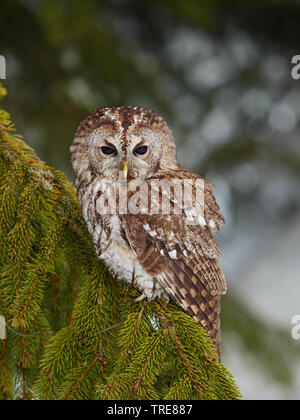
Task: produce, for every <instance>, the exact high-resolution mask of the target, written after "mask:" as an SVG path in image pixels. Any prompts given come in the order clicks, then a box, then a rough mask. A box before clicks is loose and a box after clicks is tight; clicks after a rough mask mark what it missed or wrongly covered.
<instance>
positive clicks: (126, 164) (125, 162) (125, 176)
mask: <svg viewBox="0 0 300 420" xmlns="http://www.w3.org/2000/svg"><path fill="white" fill-rule="evenodd" d="M122 172H123V176H124V178H125V179H126V178H127V174H128V162H127V160H124V161H123V165H122Z"/></svg>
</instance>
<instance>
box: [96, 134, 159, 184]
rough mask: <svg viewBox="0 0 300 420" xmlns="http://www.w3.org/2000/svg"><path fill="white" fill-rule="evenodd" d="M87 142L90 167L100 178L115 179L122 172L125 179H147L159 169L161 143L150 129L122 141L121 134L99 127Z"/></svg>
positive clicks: (130, 135)
mask: <svg viewBox="0 0 300 420" xmlns="http://www.w3.org/2000/svg"><path fill="white" fill-rule="evenodd" d="M88 142H89V147H88V154H89V159H90V164H91V166H92V168H93V170H94V172H95V173H97V174H98V175H99V176H101V177H104V178H113V179H117V178H118V177H119V176H120V172H122V173H123V174H125V176H128V178H141V179H146V178H148V177H149V176H152V174H153V173H154V172H155V171H156V170H157V168H158V167H159V166H160V158H161V154H162V142H161V139H160V137H159V135H158V133H156V132H154V131H152V130H151V129H143V130H135V131H133V132H131V133H127V135H126V139H125V140H124V137H123V136H122V133H121V132H119V131H114V130H111V128H110V127H105V126H102V127H101V128H98V129H96V130H94V131H93V132H92V133H91V135H90V138H89V140H88Z"/></svg>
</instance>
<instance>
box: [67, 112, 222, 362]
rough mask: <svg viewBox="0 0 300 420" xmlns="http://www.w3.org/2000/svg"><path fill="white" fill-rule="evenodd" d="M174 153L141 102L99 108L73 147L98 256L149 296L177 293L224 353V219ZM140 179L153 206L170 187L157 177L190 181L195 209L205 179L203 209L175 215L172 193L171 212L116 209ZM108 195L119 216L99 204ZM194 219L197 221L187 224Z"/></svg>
mask: <svg viewBox="0 0 300 420" xmlns="http://www.w3.org/2000/svg"><path fill="white" fill-rule="evenodd" d="M103 139H105V141H107V139H109V144H112V145H113V146H114V147H115V148H116V157H115V158H111V160H110V161H108V160H107V159H108V158H107V157H105V156H102V155H101V153H100V152H99V144H102V143H101V142H102V141H104V140H103ZM141 140H142V141H143V142H146V143H147V145H149V146H148V147H149V149H150V152H149V156H148V157H147V156H146V157H145V158H144V159H143V161H141V162H139V161H138V159H136V157H134V156H132V157H131V154H132V155H133V153H132V150H133V148H134V147H136V144H138V142H140V141H141ZM152 143H153V149H151V147H152ZM97 145H98V146H97ZM175 150H176V149H175V144H174V140H173V136H172V133H171V131H170V129H169V128H168V126H167V124H166V123H165V121H164V120H163V119H162V118H161V117H160V116H159V115H158V114H156V113H154V112H153V111H150V110H148V109H145V108H138V107H116V108H102V109H100V110H96V111H95V112H94V113H92V114H90V115H89V116H88V117H87V118H86V119H85V120H84V121H83V122H82V123H81V124H80V126H79V128H78V130H77V132H76V135H75V139H74V141H73V144H72V146H71V152H72V163H73V167H74V170H75V174H76V184H77V192H78V200H79V203H80V206H81V211H82V214H83V216H84V218H85V221H86V223H87V226H88V229H89V231H90V233H91V235H92V236H93V239H94V243H95V248H96V250H97V253H98V255H99V257H100V258H101V259H103V260H104V261H105V262H106V264H107V265H108V266H109V267H110V269H111V270H112V271H113V272H114V273H115V274H116V276H117V277H118V278H119V279H120V280H125V281H127V282H128V283H132V284H134V285H136V286H137V287H139V288H140V290H141V291H142V292H143V293H144V295H145V296H146V297H147V298H148V299H151V298H157V297H165V298H166V299H169V298H172V299H173V300H174V301H175V302H176V303H177V304H179V305H180V306H181V307H182V308H183V309H184V310H185V311H186V312H187V313H188V314H190V315H191V316H192V317H193V318H194V319H195V320H196V321H197V322H199V323H200V324H201V325H202V326H203V327H204V328H205V330H206V331H207V333H208V334H209V335H210V337H211V338H212V340H213V342H214V344H215V346H216V349H217V352H218V354H219V357H220V347H221V334H220V316H219V314H220V295H223V294H225V293H226V281H225V276H224V273H223V270H222V267H221V265H220V250H219V248H218V246H217V244H216V241H215V238H214V235H215V234H216V233H217V232H218V231H219V229H220V227H221V226H223V224H224V218H223V216H222V214H221V212H220V209H219V207H218V205H217V203H216V200H215V198H214V195H213V192H212V189H213V185H212V184H210V183H209V182H207V181H205V180H203V179H202V178H201V177H199V176H198V175H196V174H194V173H193V172H191V171H190V170H188V169H185V168H183V167H182V166H180V165H179V164H178V163H177V161H176V154H175ZM119 156H120V158H119V160H117V159H118V157H119ZM124 159H126V160H127V161H128V164H129V170H128V183H130V184H131V188H130V189H128V184H126V186H124V184H123V183H122V182H121V181H120V179H119V172H118V171H119V170H120V164H121V162H122V161H124ZM147 159H148V160H147ZM139 165H140V166H139ZM139 174H141V177H140V178H139ZM139 179H143V180H144V181H145V183H146V184H147V186H148V188H147V192H148V195H149V196H148V203H150V202H151V203H153V200H154V197H156V200H158V201H159V202H158V203H156V204H157V205H158V208H159V209H161V208H162V207H161V201H162V200H163V199H164V198H166V197H164V194H165V191H164V192H163V193H162V191H161V190H160V189H159V190H158V191H153V188H154V189H155V187H153V183H152V181H153V180H158V181H163V180H167V181H169V182H170V183H172V181H173V180H175V179H176V180H182V182H189V183H190V184H191V197H190V198H191V201H190V206H191V208H192V207H193V205H194V204H195V200H197V198H196V181H199V180H200V181H202V183H200V185H202V188H203V191H202V194H203V209H202V210H203V211H202V212H201V214H193V213H192V212H191V211H190V208H189V207H186V206H185V207H184V208H182V212H178V211H177V212H176V211H175V210H176V209H177V210H178V206H179V203H178V201H177V200H176V199H175V197H174V196H173V195H172V193H171V192H170V195H169V196H168V197H167V198H168V199H169V201H170V214H163V213H162V212H158V213H157V212H153V211H152V210H151V209H152V206H151V208H147V209H146V210H147V211H146V212H144V211H140V212H139V213H137V214H132V213H130V212H128V211H127V212H122V213H119V212H118V204H119V201H118V200H119V195H120V192H121V190H122V189H124V188H126V189H127V191H126V193H127V200H128V202H129V200H130V199H131V197H132V195H133V194H134V193H135V192H136V190H135V188H132V186H133V187H134V183H135V182H136V181H137V180H139ZM155 185H156V184H155ZM157 188H159V187H157ZM156 193H157V194H156ZM104 196H105V197H110V196H116V197H117V202H116V213H115V214H105V215H104V214H103V212H102V210H103V208H102V207H101V205H100V203H103V197H104ZM156 208H157V207H156ZM127 210H128V209H127ZM141 210H143V209H141ZM190 218H196V219H197V220H198V223H192V224H190V223H188V222H189V219H190Z"/></svg>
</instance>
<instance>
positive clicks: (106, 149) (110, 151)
mask: <svg viewBox="0 0 300 420" xmlns="http://www.w3.org/2000/svg"><path fill="white" fill-rule="evenodd" d="M101 152H102V153H103V154H104V155H116V154H117V151H116V149H115V148H114V147H109V146H102V147H101Z"/></svg>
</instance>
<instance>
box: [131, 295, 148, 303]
mask: <svg viewBox="0 0 300 420" xmlns="http://www.w3.org/2000/svg"><path fill="white" fill-rule="evenodd" d="M146 297H147V296H146V295H144V294H142V295H140V296H139V297H138V298H136V299H134V301H133V302H132V303H138V302H142V301H143V300H144V299H146Z"/></svg>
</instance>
